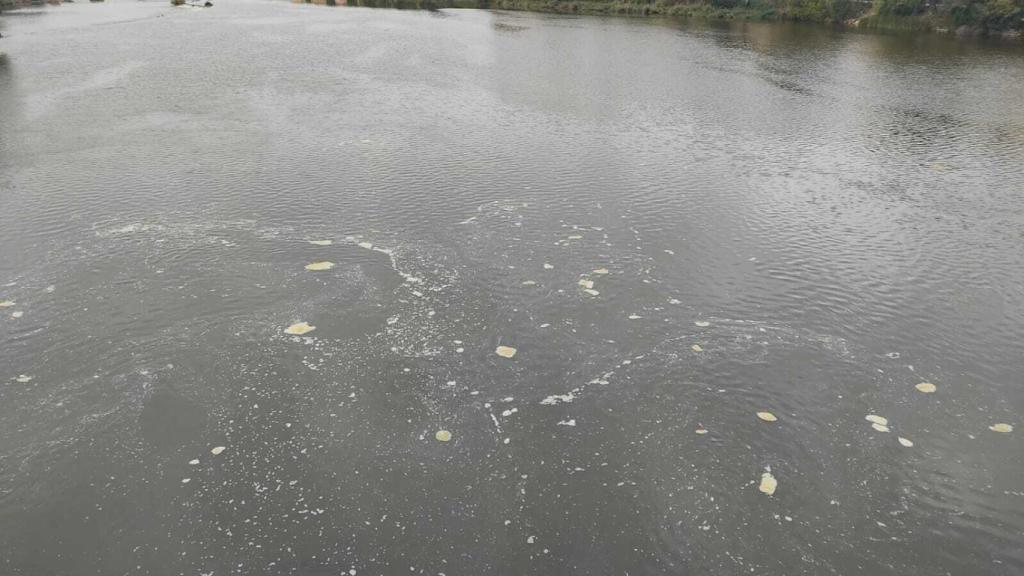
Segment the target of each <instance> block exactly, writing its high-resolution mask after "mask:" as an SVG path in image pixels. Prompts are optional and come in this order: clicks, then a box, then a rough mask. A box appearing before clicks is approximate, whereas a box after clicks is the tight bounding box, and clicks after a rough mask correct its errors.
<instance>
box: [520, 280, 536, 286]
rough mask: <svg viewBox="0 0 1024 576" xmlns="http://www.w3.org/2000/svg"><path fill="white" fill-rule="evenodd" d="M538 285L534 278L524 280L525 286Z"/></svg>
mask: <svg viewBox="0 0 1024 576" xmlns="http://www.w3.org/2000/svg"><path fill="white" fill-rule="evenodd" d="M536 285H537V283H536V282H534V281H533V280H524V281H523V286H536Z"/></svg>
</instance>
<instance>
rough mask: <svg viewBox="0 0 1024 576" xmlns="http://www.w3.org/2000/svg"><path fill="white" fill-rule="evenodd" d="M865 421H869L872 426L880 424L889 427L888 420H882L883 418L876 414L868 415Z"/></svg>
mask: <svg viewBox="0 0 1024 576" xmlns="http://www.w3.org/2000/svg"><path fill="white" fill-rule="evenodd" d="M864 419H865V420H867V421H868V422H871V423H872V424H878V425H879V426H888V425H889V421H888V420H886V419H885V418H882V417H881V416H876V415H874V414H868V415H867V416H865V417H864Z"/></svg>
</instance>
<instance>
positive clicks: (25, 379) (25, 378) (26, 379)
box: [14, 374, 32, 384]
mask: <svg viewBox="0 0 1024 576" xmlns="http://www.w3.org/2000/svg"><path fill="white" fill-rule="evenodd" d="M14 381H15V382H20V383H21V384H27V383H29V382H31V381H32V377H31V376H26V375H24V374H21V375H19V376H18V377H17V378H15V379H14Z"/></svg>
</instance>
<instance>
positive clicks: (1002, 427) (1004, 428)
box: [988, 422, 1013, 434]
mask: <svg viewBox="0 0 1024 576" xmlns="http://www.w3.org/2000/svg"><path fill="white" fill-rule="evenodd" d="M988 429H989V430H991V431H993V432H1001V433H1003V434H1009V433H1010V432H1013V426H1010V425H1009V424H1004V423H1001V422H1000V423H999V424H993V425H991V426H989V427H988Z"/></svg>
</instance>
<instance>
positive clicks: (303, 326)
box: [284, 322, 316, 336]
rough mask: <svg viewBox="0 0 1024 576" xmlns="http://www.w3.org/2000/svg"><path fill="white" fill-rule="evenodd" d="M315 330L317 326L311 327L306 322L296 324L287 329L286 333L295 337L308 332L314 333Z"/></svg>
mask: <svg viewBox="0 0 1024 576" xmlns="http://www.w3.org/2000/svg"><path fill="white" fill-rule="evenodd" d="M313 330H316V326H310V325H309V324H308V323H306V322H296V323H295V324H292V325H291V326H289V327H287V328H285V329H284V333H285V334H291V335H293V336H301V335H303V334H305V333H306V332H312V331H313Z"/></svg>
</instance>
